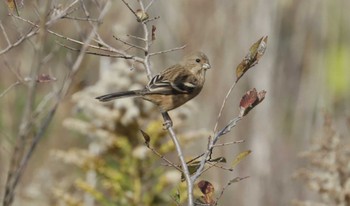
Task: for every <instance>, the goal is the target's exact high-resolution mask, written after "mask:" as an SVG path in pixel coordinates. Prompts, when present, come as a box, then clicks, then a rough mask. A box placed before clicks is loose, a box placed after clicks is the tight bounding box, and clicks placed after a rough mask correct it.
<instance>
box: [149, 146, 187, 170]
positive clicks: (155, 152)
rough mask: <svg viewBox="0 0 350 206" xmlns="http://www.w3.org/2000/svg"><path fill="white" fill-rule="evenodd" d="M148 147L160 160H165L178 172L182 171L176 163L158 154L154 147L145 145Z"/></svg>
mask: <svg viewBox="0 0 350 206" xmlns="http://www.w3.org/2000/svg"><path fill="white" fill-rule="evenodd" d="M147 147H148V149H150V150H151V151H152V152H153V153H154V154H155V155H157V156H158V157H159V158H161V159H162V160H164V161H165V162H167V163H168V164H169V165H170V166H172V167H174V168H175V169H177V170H178V171H180V172H183V171H182V169H181V168H180V167H179V166H177V165H176V164H174V163H172V162H171V161H170V160H168V159H167V158H165V157H164V155H162V154H160V153H159V152H158V151H157V150H155V149H154V148H152V147H151V146H149V145H147Z"/></svg>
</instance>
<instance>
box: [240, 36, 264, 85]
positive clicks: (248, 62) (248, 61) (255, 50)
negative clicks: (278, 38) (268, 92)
mask: <svg viewBox="0 0 350 206" xmlns="http://www.w3.org/2000/svg"><path fill="white" fill-rule="evenodd" d="M267 38H268V37H267V36H263V37H261V38H260V39H259V41H257V42H255V43H254V44H253V45H252V46H251V47H250V49H249V52H248V54H247V55H246V56H245V57H244V59H243V60H242V61H241V63H240V64H239V65H238V66H237V68H236V78H237V80H236V81H238V80H239V79H240V78H241V77H242V76H243V74H244V73H246V72H247V71H248V70H249V69H250V68H251V67H253V66H254V65H256V64H257V63H258V62H259V59H260V58H261V57H262V56H263V55H264V53H265V50H266V46H267Z"/></svg>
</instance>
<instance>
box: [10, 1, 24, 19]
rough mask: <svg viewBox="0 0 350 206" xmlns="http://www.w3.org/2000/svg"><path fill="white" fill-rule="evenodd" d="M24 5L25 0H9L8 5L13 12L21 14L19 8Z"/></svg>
mask: <svg viewBox="0 0 350 206" xmlns="http://www.w3.org/2000/svg"><path fill="white" fill-rule="evenodd" d="M22 5H23V0H21V1H19V0H17V1H16V0H7V6H8V8H9V9H10V11H11V12H14V11H16V14H17V15H18V16H19V8H20V7H21V6H22Z"/></svg>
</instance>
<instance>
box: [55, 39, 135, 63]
mask: <svg viewBox="0 0 350 206" xmlns="http://www.w3.org/2000/svg"><path fill="white" fill-rule="evenodd" d="M56 43H57V44H58V45H60V46H62V47H64V48H67V49H69V50H72V51H76V52H80V51H81V49H76V48H73V47H70V46H67V45H65V44H62V43H61V42H59V41H56ZM85 54H92V55H96V56H105V57H111V58H120V59H133V60H135V61H137V60H136V58H135V57H134V56H124V55H119V54H103V53H98V52H91V51H86V52H85Z"/></svg>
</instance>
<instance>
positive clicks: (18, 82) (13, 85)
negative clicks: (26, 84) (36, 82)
mask: <svg viewBox="0 0 350 206" xmlns="http://www.w3.org/2000/svg"><path fill="white" fill-rule="evenodd" d="M19 84H21V82H20V81H16V82H15V83H12V84H11V85H10V86H9V87H8V88H7V89H5V91H3V92H2V93H1V94H0V98H2V97H3V96H4V95H5V94H6V93H7V92H9V91H10V90H11V89H12V88H14V87H15V86H17V85H19Z"/></svg>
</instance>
